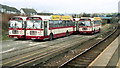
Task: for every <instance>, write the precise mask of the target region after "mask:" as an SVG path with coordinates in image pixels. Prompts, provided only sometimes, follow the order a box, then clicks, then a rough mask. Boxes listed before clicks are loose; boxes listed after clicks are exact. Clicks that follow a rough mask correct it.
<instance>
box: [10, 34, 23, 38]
mask: <svg viewBox="0 0 120 68" xmlns="http://www.w3.org/2000/svg"><path fill="white" fill-rule="evenodd" d="M9 38H25V35H9Z"/></svg>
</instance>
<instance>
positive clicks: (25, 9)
mask: <svg viewBox="0 0 120 68" xmlns="http://www.w3.org/2000/svg"><path fill="white" fill-rule="evenodd" d="M21 10H23V11H24V12H25V13H26V14H30V13H37V12H36V11H35V10H34V9H29V8H21Z"/></svg>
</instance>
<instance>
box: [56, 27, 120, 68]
mask: <svg viewBox="0 0 120 68" xmlns="http://www.w3.org/2000/svg"><path fill="white" fill-rule="evenodd" d="M117 29H118V27H117V28H116V29H115V30H114V31H113V32H112V33H111V34H109V35H108V36H106V37H105V38H104V39H102V40H100V41H99V42H98V43H96V44H94V45H92V46H91V47H89V48H88V49H86V50H85V51H83V52H81V53H80V54H78V55H76V56H75V57H73V58H71V59H70V60H68V61H66V62H65V63H63V64H62V65H60V66H59V67H58V68H70V67H73V68H74V67H82V68H86V67H88V65H89V64H90V63H91V62H92V61H93V60H94V59H95V58H96V57H97V56H98V55H99V54H100V53H101V52H102V51H103V50H104V49H105V48H106V47H107V46H108V45H109V43H110V42H109V43H108V41H111V42H112V40H113V39H112V40H111V38H116V36H114V35H117V36H118V34H117ZM106 43H108V44H107V45H105V46H102V45H104V44H106Z"/></svg>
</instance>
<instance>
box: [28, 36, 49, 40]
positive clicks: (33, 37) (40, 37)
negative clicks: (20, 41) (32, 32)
mask: <svg viewBox="0 0 120 68" xmlns="http://www.w3.org/2000/svg"><path fill="white" fill-rule="evenodd" d="M44 38H49V36H26V39H41V40H43V39H44Z"/></svg>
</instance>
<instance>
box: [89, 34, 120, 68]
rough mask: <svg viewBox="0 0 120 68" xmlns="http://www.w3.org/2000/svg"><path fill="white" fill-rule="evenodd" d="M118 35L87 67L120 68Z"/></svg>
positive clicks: (119, 37)
mask: <svg viewBox="0 0 120 68" xmlns="http://www.w3.org/2000/svg"><path fill="white" fill-rule="evenodd" d="M119 57H120V35H119V36H118V37H117V38H116V39H115V40H114V41H113V42H112V43H111V44H110V45H109V46H108V47H107V48H106V49H105V50H104V51H103V52H102V53H101V54H100V55H98V57H97V58H96V59H95V60H94V61H93V62H92V63H91V64H90V65H89V67H90V68H96V67H99V68H106V67H111V68H113V67H115V68H116V66H117V67H119V68H120V60H119Z"/></svg>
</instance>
